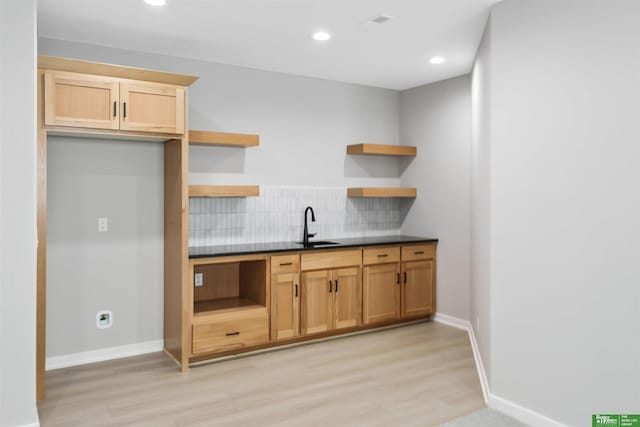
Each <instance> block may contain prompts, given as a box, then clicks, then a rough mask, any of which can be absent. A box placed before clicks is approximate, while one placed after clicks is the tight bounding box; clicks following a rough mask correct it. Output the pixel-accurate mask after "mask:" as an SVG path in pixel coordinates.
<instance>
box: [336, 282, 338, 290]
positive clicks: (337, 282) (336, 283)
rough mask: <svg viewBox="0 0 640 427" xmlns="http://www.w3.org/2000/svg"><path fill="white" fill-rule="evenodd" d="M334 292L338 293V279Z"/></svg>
mask: <svg viewBox="0 0 640 427" xmlns="http://www.w3.org/2000/svg"><path fill="white" fill-rule="evenodd" d="M336 292H338V279H336Z"/></svg>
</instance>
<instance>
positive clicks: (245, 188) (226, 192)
mask: <svg viewBox="0 0 640 427" xmlns="http://www.w3.org/2000/svg"><path fill="white" fill-rule="evenodd" d="M259 195H260V186H258V185H190V186H189V197H255V196H259Z"/></svg>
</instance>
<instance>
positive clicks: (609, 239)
mask: <svg viewBox="0 0 640 427" xmlns="http://www.w3.org/2000/svg"><path fill="white" fill-rule="evenodd" d="M639 16H640V3H639V2H637V1H631V0H609V1H607V2H602V1H596V0H583V1H576V0H553V1H549V0H547V1H539V0H535V1H534V0H519V1H505V2H502V3H500V4H499V5H497V6H496V7H495V9H494V11H493V14H492V18H491V56H490V74H491V75H490V80H489V81H490V84H489V85H487V86H485V87H483V89H482V90H483V91H485V90H486V91H488V92H489V97H490V116H489V117H488V118H486V117H485V120H487V119H489V120H490V121H489V124H490V128H491V129H490V130H491V133H490V137H491V149H490V156H491V160H490V172H491V189H490V190H491V191H490V193H491V213H490V218H491V219H490V232H491V318H492V319H491V320H492V322H491V377H492V382H491V387H492V392H493V393H494V394H496V395H498V396H500V397H502V398H505V399H508V400H510V401H513V402H515V403H517V404H519V405H522V406H524V407H527V408H529V409H531V410H533V411H536V412H539V413H542V414H544V415H546V416H548V417H551V418H553V419H555V420H558V421H560V422H562V423H566V424H568V425H573V426H584V425H589V424H590V419H591V415H592V414H593V413H602V412H606V413H637V412H638V404H639V402H640V391H639V390H640V389H639V388H638V384H640V369H639V367H640V366H639V364H638V361H639V360H640V341H639V340H638V337H639V336H640V322H639V321H638V307H639V306H640V286H638V283H639V281H640V262H638V253H639V252H638V249H637V243H638V241H639V239H640V221H639V220H638V218H640V191H638V183H639V182H640V168H638V164H640V145H639V144H638V141H640V127H639V126H638V114H639V111H640V109H639V108H638V107H639V104H638V99H640V80H639V78H638V76H640V55H638V52H640V26H638V17H639ZM484 126H486V123H485V125H484ZM481 139H482V138H481ZM481 328H482V325H481Z"/></svg>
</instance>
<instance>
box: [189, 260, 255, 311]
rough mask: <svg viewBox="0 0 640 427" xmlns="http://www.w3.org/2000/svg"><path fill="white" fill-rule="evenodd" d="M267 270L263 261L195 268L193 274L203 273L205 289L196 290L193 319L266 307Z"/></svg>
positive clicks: (194, 292) (196, 266) (198, 266)
mask: <svg viewBox="0 0 640 427" xmlns="http://www.w3.org/2000/svg"><path fill="white" fill-rule="evenodd" d="M266 271H267V269H266V261H265V260H264V259H261V260H250V261H238V262H232V263H221V264H201V265H195V266H194V274H196V275H197V274H202V286H197V287H194V288H193V314H194V316H199V315H200V316H201V315H204V314H206V313H211V312H213V311H219V310H242V309H246V308H256V307H266V306H267V296H266V286H265V283H266ZM194 280H195V277H194Z"/></svg>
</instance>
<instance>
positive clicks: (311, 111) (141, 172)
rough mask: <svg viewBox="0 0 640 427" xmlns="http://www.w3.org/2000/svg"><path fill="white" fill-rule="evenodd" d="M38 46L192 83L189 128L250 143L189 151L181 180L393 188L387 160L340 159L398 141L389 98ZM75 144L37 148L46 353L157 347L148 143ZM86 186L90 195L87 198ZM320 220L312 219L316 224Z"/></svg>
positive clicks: (155, 212)
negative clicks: (251, 142) (102, 320)
mask: <svg viewBox="0 0 640 427" xmlns="http://www.w3.org/2000/svg"><path fill="white" fill-rule="evenodd" d="M38 48H39V52H40V53H41V54H47V55H54V56H62V57H71V58H78V59H84V60H92V61H100V62H107V63H114V64H121V65H129V66H137V67H144V68H151V69H157V70H163V71H173V72H179V73H185V74H192V75H196V76H199V77H200V79H199V80H198V81H197V82H196V83H195V84H194V85H193V86H192V88H191V89H190V91H189V99H188V104H189V116H190V128H192V129H204V130H219V131H228V132H244V133H257V134H259V135H260V147H256V148H249V149H246V150H238V149H231V148H212V147H192V148H191V149H190V181H191V183H193V184H259V185H262V186H300V187H304V188H313V187H342V188H346V187H348V186H364V185H375V186H385V185H389V186H397V185H398V184H399V183H400V166H399V164H398V163H397V162H389V161H388V159H380V158H372V157H368V158H363V157H357V156H349V157H348V156H346V154H345V152H346V146H347V145H348V144H353V143H359V142H370V143H385V144H396V143H397V142H398V98H399V95H398V92H396V91H392V90H386V89H378V88H371V87H365V86H358V85H351V84H344V83H337V82H331V81H326V80H319V79H313V78H306V77H297V76H291V75H285V74H279V73H271V72H264V71H258V70H252V69H247V68H241V67H234V66H228V65H222V64H215V63H207V62H202V61H193V60H186V59H180V58H172V57H167V56H162V55H155V54H147V53H141V52H133V51H127V50H122V49H113V48H105V47H99V46H91V45H86V44H80V43H70V42H64V41H58V40H50V39H40V41H39V46H38ZM84 142H85V141H81V140H74V139H72V138H56V139H55V142H54V143H53V144H52V145H51V150H50V151H49V157H50V159H51V163H50V175H49V176H50V183H49V184H50V194H49V205H50V215H51V218H50V223H49V227H48V232H49V236H50V240H49V248H48V254H49V255H48V256H49V273H50V277H49V282H48V290H49V292H48V312H49V314H48V319H47V320H48V322H49V324H48V327H49V328H48V333H47V339H48V345H49V347H48V356H60V355H65V354H69V353H76V352H81V351H89V350H95V349H99V348H105V347H112V346H119V345H126V344H131V343H133V342H144V341H150V340H160V339H162V276H161V274H162V258H161V253H162V252H161V251H160V252H158V250H159V249H161V244H162V227H161V225H159V224H161V221H162V216H161V210H162V205H161V204H160V205H158V203H159V202H158V200H160V201H161V194H159V193H158V191H160V190H161V188H162V187H157V186H156V185H155V184H154V183H155V182H156V181H155V175H156V174H157V170H158V167H159V166H160V165H161V164H160V163H159V156H161V152H160V151H157V148H158V147H159V146H156V147H155V148H154V147H152V146H148V147H147V148H144V144H138V145H137V146H136V147H137V148H132V146H130V145H127V144H128V143H124V142H117V143H116V142H112V143H107V142H105V141H102V140H101V141H92V142H89V141H86V145H85V144H84ZM88 144H95V146H94V145H91V146H89V145H88ZM102 144H104V148H103V147H102ZM107 144H108V148H107ZM99 146H100V147H99ZM132 150H133V151H132ZM147 150H149V151H147ZM143 158H144V159H145V160H144V162H143V160H142V159H143ZM138 161H140V162H141V169H138V170H136V169H135V167H134V165H133V164H134V163H138ZM95 162H97V163H95ZM95 185H99V188H100V191H99V192H97V193H96V194H92V192H91V188H92V187H93V186H95ZM120 192H122V197H120V198H118V197H117V196H118V194H120ZM136 193H137V194H140V195H142V196H141V197H140V198H136V196H135V194H136ZM158 196H160V199H158ZM303 209H304V205H302V206H301V207H300V208H299V216H298V217H296V218H298V219H299V218H301V217H302V210H303ZM227 212H229V213H231V211H227ZM326 213H327V212H326V211H325V212H323V211H322V210H318V211H316V215H317V217H318V226H320V225H321V224H319V223H320V221H322V218H323V215H324V214H326ZM103 214H104V215H105V216H109V217H110V218H111V219H112V221H113V222H112V224H111V225H112V227H113V231H112V232H111V233H107V234H106V235H105V234H98V233H97V216H98V215H103ZM145 219H148V220H149V221H150V223H144V224H143V222H144V221H145ZM120 220H121V221H123V222H126V221H133V222H134V224H128V225H126V224H124V223H118V221H120ZM275 220H276V221H281V218H275ZM158 221H160V223H159V222H158ZM297 222H299V221H297ZM324 237H330V236H324ZM73 254H78V256H80V254H82V255H81V256H82V262H80V263H78V264H79V265H78V266H79V267H80V268H75V269H74V268H72V256H73ZM106 260H108V263H107V262H106ZM69 271H71V272H69ZM129 296H131V297H132V298H127V297H129ZM144 298H147V300H146V304H143V301H144ZM123 299H124V300H123ZM69 301H74V302H77V304H69V303H68V302H69ZM100 308H106V309H109V308H111V309H113V310H114V319H115V322H114V327H113V328H112V329H111V330H106V331H105V330H101V331H99V330H98V329H97V328H96V327H95V314H96V311H97V310H98V309H100ZM69 330H72V331H74V333H73V334H71V336H69V335H70V334H69Z"/></svg>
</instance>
